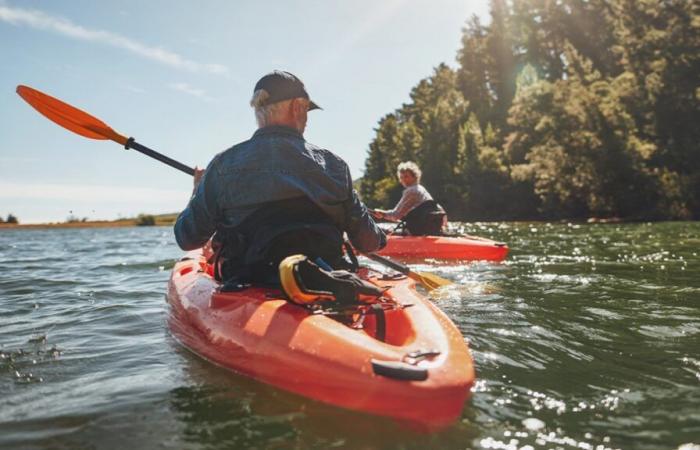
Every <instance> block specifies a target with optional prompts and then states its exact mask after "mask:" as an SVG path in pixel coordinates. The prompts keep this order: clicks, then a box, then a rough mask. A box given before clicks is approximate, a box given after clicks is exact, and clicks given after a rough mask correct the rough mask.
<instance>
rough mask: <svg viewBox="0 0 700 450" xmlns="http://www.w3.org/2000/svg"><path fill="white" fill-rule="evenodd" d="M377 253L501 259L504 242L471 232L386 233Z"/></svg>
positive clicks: (504, 250)
mask: <svg viewBox="0 0 700 450" xmlns="http://www.w3.org/2000/svg"><path fill="white" fill-rule="evenodd" d="M377 253H379V254H380V255H383V256H389V257H400V258H408V259H411V258H413V259H426V258H432V259H447V260H463V261H503V259H505V257H506V256H507V255H508V246H507V245H506V244H504V243H502V242H496V241H492V240H490V239H485V238H480V237H475V236H458V237H453V236H403V235H390V236H389V239H388V240H387V245H386V247H384V248H383V249H382V250H380V251H379V252H377Z"/></svg>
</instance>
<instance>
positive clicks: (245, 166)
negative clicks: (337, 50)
mask: <svg viewBox="0 0 700 450" xmlns="http://www.w3.org/2000/svg"><path fill="white" fill-rule="evenodd" d="M301 196H306V197H308V198H309V199H311V200H312V201H313V202H314V203H315V204H316V205H318V206H319V207H320V208H321V209H322V210H323V211H324V212H325V213H326V214H328V216H329V217H330V218H331V219H332V220H333V222H334V223H335V224H336V226H337V227H338V228H339V229H340V230H341V231H344V232H346V233H347V234H348V237H349V238H350V241H351V242H352V244H353V245H354V246H355V247H356V248H357V249H358V250H360V251H362V252H372V251H375V250H378V249H380V248H382V247H384V246H385V245H386V236H385V235H384V233H383V232H382V231H381V230H380V229H379V227H377V225H376V224H375V223H374V220H373V219H372V217H371V216H370V215H369V213H368V212H367V208H366V207H365V205H364V204H363V203H362V202H361V201H360V199H359V198H358V196H357V192H355V190H354V189H353V188H352V178H351V177H350V170H349V168H348V166H347V164H346V163H345V161H343V160H342V159H341V158H340V157H338V156H336V155H335V154H333V153H332V152H330V151H328V150H324V149H322V148H319V147H316V146H315V145H313V144H310V143H308V142H306V141H305V140H304V138H303V136H302V135H301V133H299V132H298V131H296V130H294V129H292V128H287V127H282V126H270V127H265V128H261V129H259V130H258V131H256V132H255V134H254V135H253V137H252V138H251V139H249V140H247V141H245V142H242V143H240V144H237V145H235V146H233V147H231V148H229V149H228V150H225V151H223V152H221V153H219V154H218V155H216V156H215V157H214V159H212V161H211V162H210V163H209V166H208V167H207V169H206V172H205V173H204V176H203V178H202V180H201V181H200V183H199V185H198V186H197V189H196V190H195V192H194V194H193V195H192V198H191V199H190V202H189V204H188V205H187V208H185V210H184V211H182V213H180V216H179V217H178V218H177V222H175V238H176V240H177V243H178V245H179V246H180V248H182V249H183V250H192V249H196V248H199V247H201V246H202V245H204V243H206V242H207V240H209V238H211V236H212V235H213V234H214V232H215V231H216V230H217V228H218V227H219V226H226V227H235V226H237V225H239V224H240V223H241V222H242V221H243V220H244V219H245V218H246V217H248V216H249V215H250V214H252V213H253V212H255V211H256V210H257V209H258V208H259V207H260V205H261V204H263V203H267V202H271V201H279V200H285V199H290V198H295V197H301Z"/></svg>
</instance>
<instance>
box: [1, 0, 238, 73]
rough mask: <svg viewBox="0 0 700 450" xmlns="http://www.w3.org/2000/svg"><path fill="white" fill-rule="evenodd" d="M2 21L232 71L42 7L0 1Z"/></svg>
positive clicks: (197, 68) (186, 65)
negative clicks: (69, 18) (34, 8)
mask: <svg viewBox="0 0 700 450" xmlns="http://www.w3.org/2000/svg"><path fill="white" fill-rule="evenodd" d="M0 21H3V22H7V23H10V24H13V25H18V26H19V25H25V26H28V27H31V28H35V29H38V30H45V31H51V32H54V33H58V34H61V35H63V36H67V37H71V38H73V39H80V40H83V41H88V42H96V43H100V44H105V45H110V46H112V47H117V48H121V49H124V50H127V51H130V52H131V53H134V54H137V55H139V56H142V57H144V58H147V59H150V60H152V61H156V62H159V63H161V64H165V65H168V66H171V67H176V68H178V69H185V70H189V71H192V72H208V73H212V74H217V75H227V74H228V73H229V70H228V68H227V67H226V66H224V65H221V64H207V63H199V62H196V61H191V60H189V59H187V58H184V57H183V56H181V55H179V54H177V53H175V52H171V51H169V50H165V49H162V48H159V47H151V46H148V45H145V44H142V43H140V42H138V41H135V40H133V39H131V38H128V37H126V36H122V35H119V34H116V33H112V32H110V31H103V30H94V29H89V28H85V27H83V26H80V25H76V24H74V23H72V22H70V21H69V20H67V19H63V18H61V17H54V16H51V15H49V14H46V13H44V12H42V11H37V10H29V9H21V8H15V7H10V6H5V5H3V3H2V2H0Z"/></svg>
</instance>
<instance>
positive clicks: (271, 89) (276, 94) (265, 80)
mask: <svg viewBox="0 0 700 450" xmlns="http://www.w3.org/2000/svg"><path fill="white" fill-rule="evenodd" d="M259 89H264V90H266V91H267V93H268V94H270V97H269V98H268V100H267V102H266V103H267V104H268V105H269V104H271V103H277V102H281V101H282V100H289V99H292V98H305V99H307V100H308V101H309V111H311V110H312V109H322V108H321V107H320V106H318V105H317V104H316V103H314V102H313V101H311V99H310V98H309V93H308V92H306V89H305V88H304V83H302V82H301V80H300V79H299V78H297V77H296V76H294V75H292V74H291V73H289V72H285V71H283V70H275V71H273V72H270V73H268V74H267V75H265V76H264V77H262V78H260V80H259V81H258V82H257V83H256V84H255V89H253V93H255V92H256V91H258V90H259Z"/></svg>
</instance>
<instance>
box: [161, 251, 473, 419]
mask: <svg viewBox="0 0 700 450" xmlns="http://www.w3.org/2000/svg"><path fill="white" fill-rule="evenodd" d="M207 272H208V267H207V265H206V262H205V260H204V259H203V258H202V256H201V253H198V252H191V253H189V254H188V255H187V257H186V258H183V260H181V261H180V262H178V263H177V264H176V265H175V267H174V269H173V272H172V275H171V278H170V282H169V286H168V295H167V298H168V302H169V304H170V306H171V314H170V317H169V326H170V329H171V332H172V334H173V336H174V337H175V338H176V339H177V340H178V341H179V342H181V343H182V344H183V345H184V346H185V347H187V348H189V349H190V350H192V351H193V352H195V353H197V354H198V355H200V356H202V357H204V358H206V359H208V360H210V361H213V362H215V363H217V364H219V365H221V366H224V367H226V368H229V369H231V370H234V371H236V372H238V373H241V374H244V375H247V376H249V377H251V378H254V379H256V380H259V381H262V382H265V383H268V384H271V385H273V386H276V387H278V388H281V389H284V390H287V391H290V392H294V393H296V394H299V395H303V396H305V397H309V398H312V399H315V400H318V401H321V402H324V403H328V404H331V405H335V406H339V407H343V408H348V409H351V410H356V411H361V412H365V413H370V414H375V415H380V416H386V417H391V418H393V419H397V420H399V421H401V422H403V423H406V424H409V425H410V426H411V427H413V428H416V429H419V430H424V431H433V430H437V429H440V428H443V427H446V426H448V425H450V424H451V423H453V422H454V421H455V420H456V419H457V418H458V417H459V416H460V414H461V411H462V408H463V405H464V402H465V401H466V399H467V398H468V396H469V392H470V388H471V386H472V385H473V383H474V378H475V375H474V368H473V361H472V357H471V354H470V352H469V349H468V347H467V345H466V343H465V341H464V338H463V337H462V335H461V334H460V332H459V330H457V328H456V327H455V326H454V324H453V323H452V322H451V321H450V320H449V318H447V317H446V316H445V315H444V314H443V313H442V312H441V311H440V310H439V309H438V308H436V307H435V306H434V305H432V303H430V302H429V301H428V300H427V299H425V298H424V297H422V296H421V295H420V294H418V293H417V292H416V290H415V285H414V282H413V281H412V280H410V279H402V280H377V279H376V278H368V279H369V280H370V281H375V282H377V283H378V284H380V285H381V286H391V288H390V289H389V291H387V293H388V294H387V295H388V296H390V297H392V298H394V299H395V300H396V301H397V302H399V303H401V304H403V305H409V304H410V305H411V306H408V307H405V308H403V309H397V310H390V311H387V312H386V314H385V320H386V337H385V339H384V341H381V340H379V339H377V338H376V332H377V330H376V328H377V321H376V319H375V317H374V316H372V315H367V316H366V318H365V321H364V328H363V329H353V328H351V327H350V326H348V325H346V324H343V323H340V322H338V321H337V320H335V319H333V318H331V317H328V316H326V315H319V314H313V313H312V312H311V311H310V310H309V309H307V308H304V307H301V306H298V305H296V304H293V303H290V302H288V301H286V300H284V299H282V298H281V292H280V291H277V290H274V289H268V288H259V287H253V288H249V289H245V290H243V291H240V292H236V293H219V292H217V288H218V283H217V282H216V281H215V280H214V279H213V278H212V277H211V276H210V275H209V274H208V273H207ZM426 350H430V351H435V350H437V351H438V352H439V353H438V354H437V355H433V356H431V357H428V358H425V359H423V360H419V361H414V360H411V359H410V357H408V356H407V355H409V354H411V352H416V351H426ZM384 363H389V364H390V365H391V364H396V363H398V365H399V366H400V368H401V367H404V366H410V367H408V369H410V370H409V371H408V372H409V373H410V372H411V371H412V370H419V371H423V372H425V373H427V377H426V379H424V380H422V381H420V380H405V379H398V378H396V377H395V376H393V375H392V376H386V375H382V374H378V373H376V372H377V371H378V369H377V368H376V367H375V364H380V365H383V364H384ZM401 370H403V369H401Z"/></svg>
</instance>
